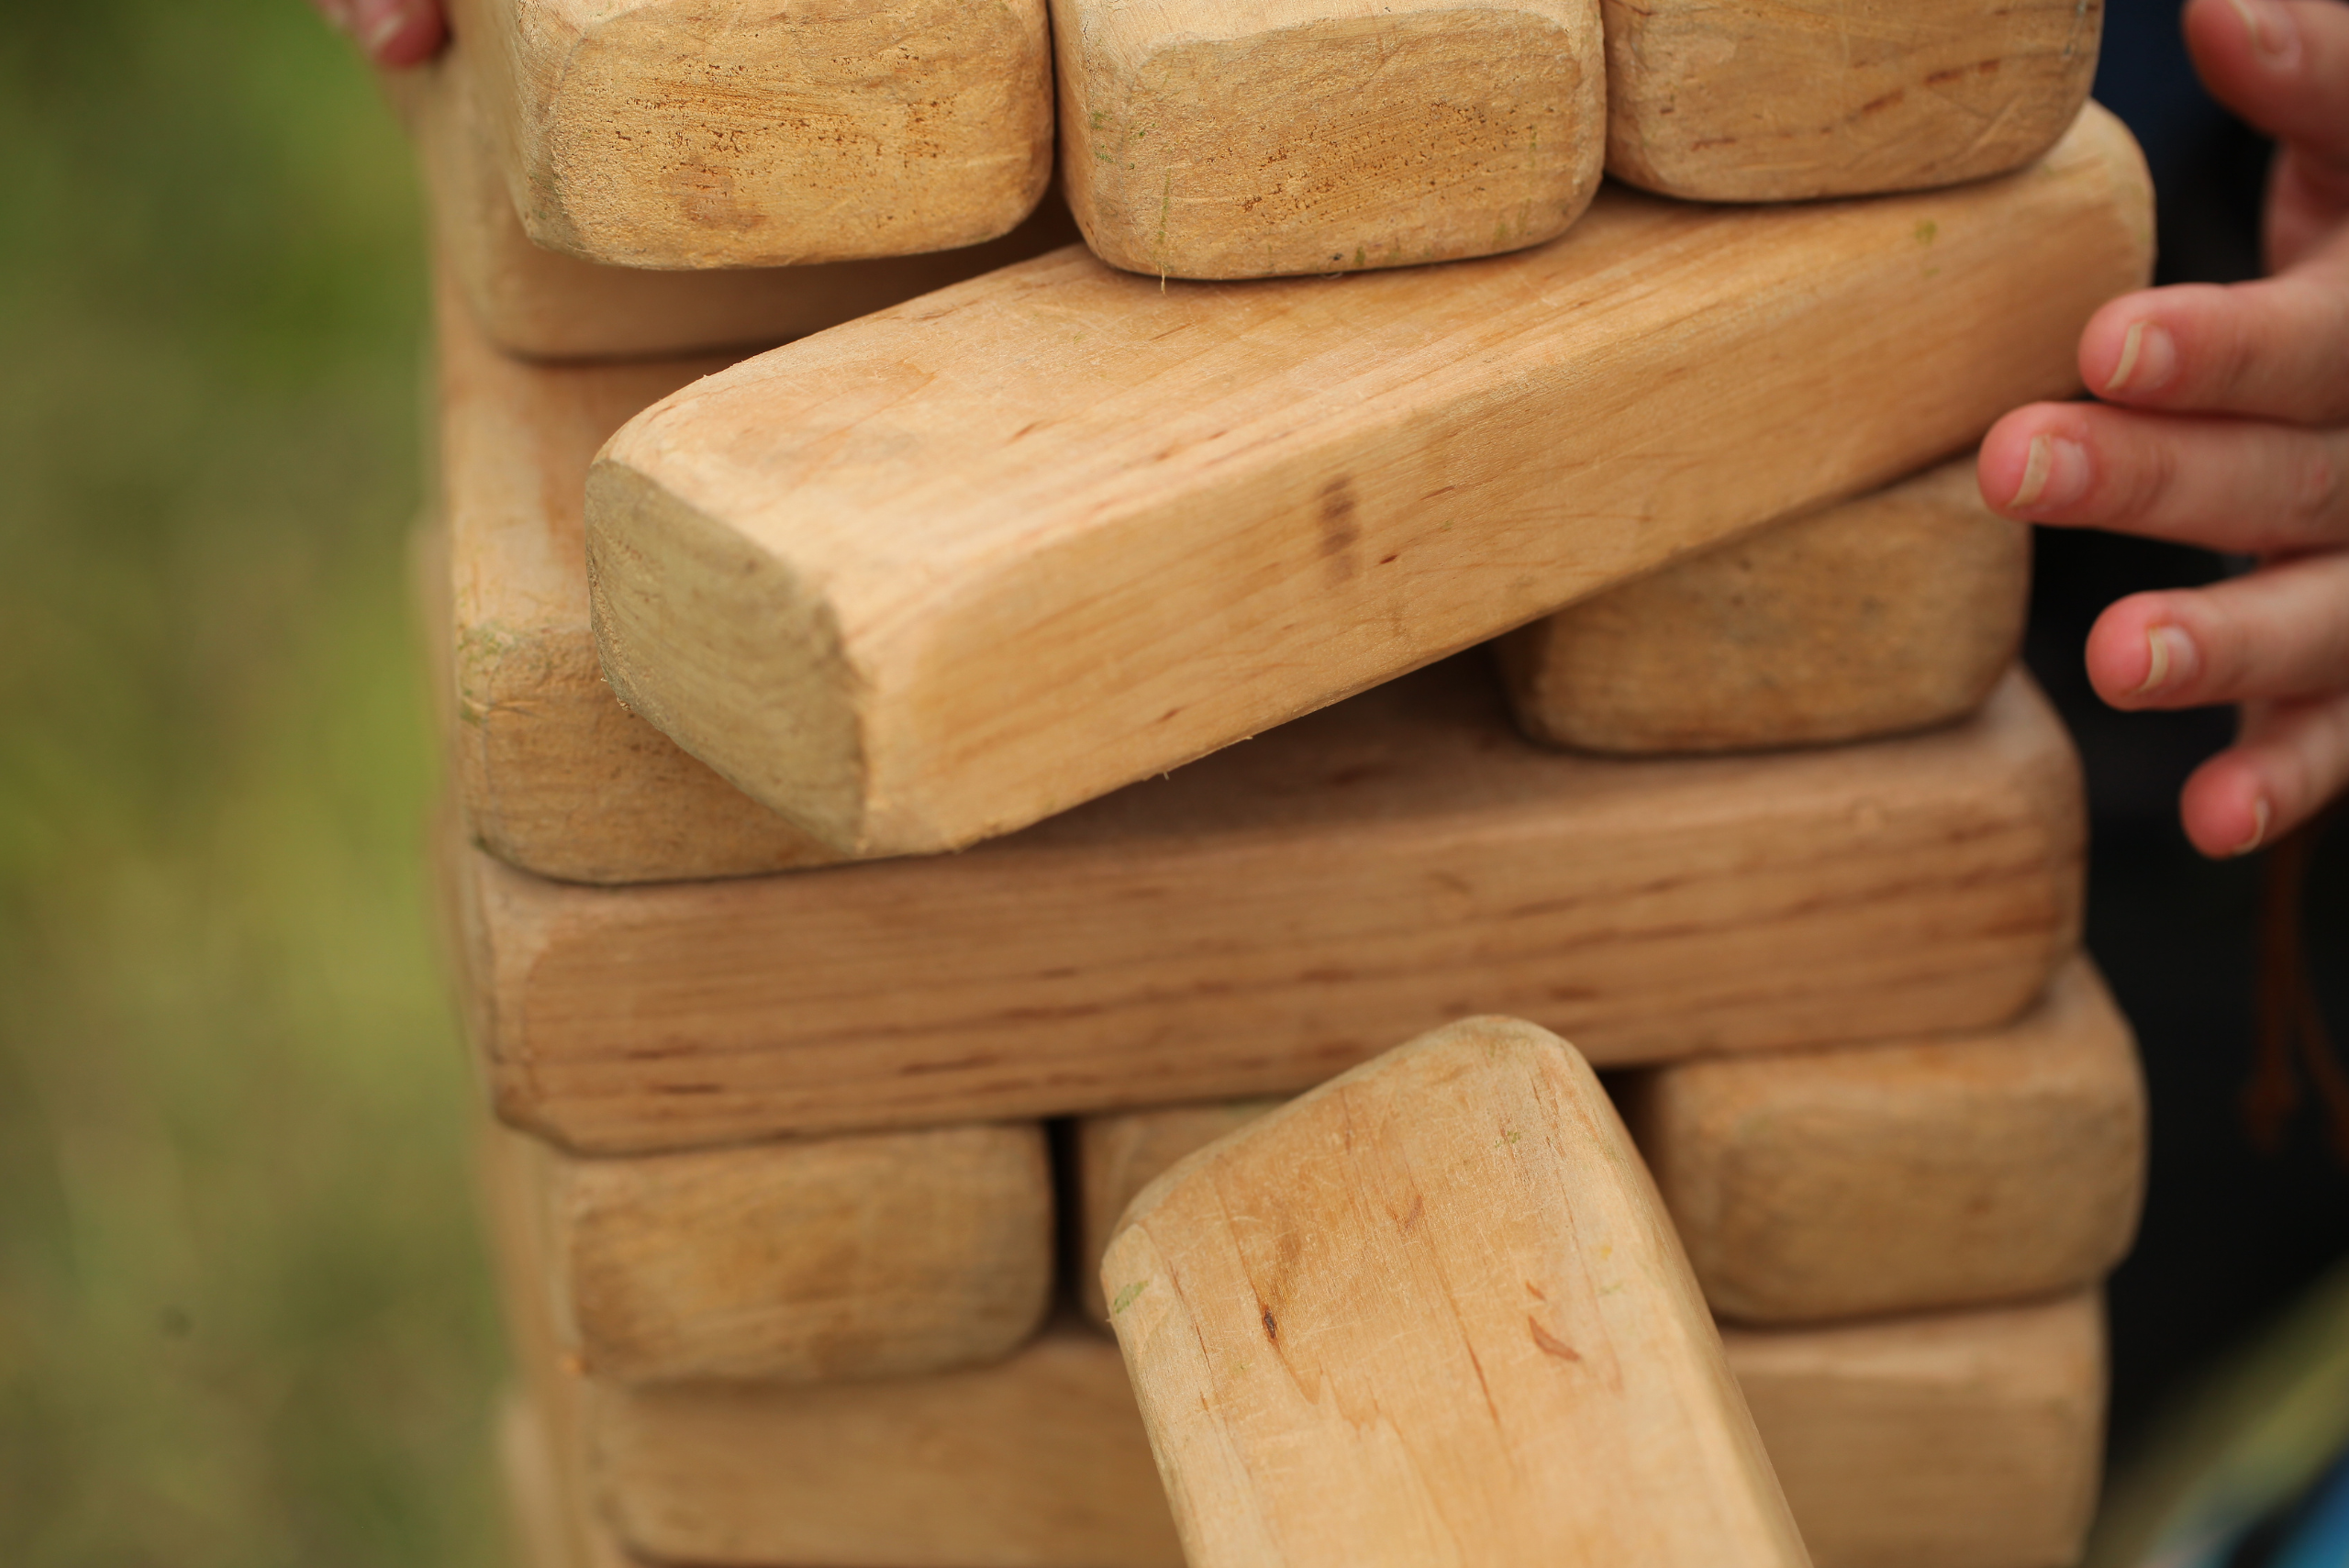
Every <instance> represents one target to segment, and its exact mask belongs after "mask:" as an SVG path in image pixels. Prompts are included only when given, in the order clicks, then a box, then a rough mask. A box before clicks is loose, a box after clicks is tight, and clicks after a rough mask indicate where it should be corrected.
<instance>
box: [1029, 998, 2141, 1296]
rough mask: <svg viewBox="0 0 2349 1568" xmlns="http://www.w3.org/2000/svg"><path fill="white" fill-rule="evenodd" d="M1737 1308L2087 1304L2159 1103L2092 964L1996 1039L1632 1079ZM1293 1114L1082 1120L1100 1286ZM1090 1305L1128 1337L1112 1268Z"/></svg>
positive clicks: (1633, 1098)
mask: <svg viewBox="0 0 2349 1568" xmlns="http://www.w3.org/2000/svg"><path fill="white" fill-rule="evenodd" d="M1613 1088H1614V1090H1615V1093H1616V1095H1617V1103H1618V1104H1619V1105H1620V1106H1621V1108H1622V1112H1623V1117H1624V1120H1625V1122H1626V1123H1627V1124H1628V1125H1629V1127H1630V1128H1631V1135H1632V1139H1633V1141H1635V1142H1636V1143H1637V1144H1638V1145H1639V1148H1640V1152H1641V1153H1642V1155H1643V1156H1644V1157H1645V1158H1646V1160H1647V1162H1648V1167H1649V1169H1650V1170H1651V1171H1652V1172H1653V1173H1654V1176H1655V1180H1656V1185H1657V1187H1658V1188H1659V1190H1661V1191H1662V1193H1663V1195H1664V1204H1665V1207H1667V1208H1669V1209H1670V1210H1671V1213H1672V1218H1673V1222H1674V1225H1675V1228H1676V1229H1678V1231H1679V1234H1680V1240H1681V1244H1682V1245H1683V1246H1684V1247H1685V1248H1687V1253H1688V1259H1689V1262H1690V1263H1691V1265H1692V1266H1693V1267H1694V1268H1695V1270H1696V1273H1697V1278H1698V1283H1699V1284H1701V1285H1702V1286H1703V1287H1704V1291H1705V1299H1706V1302H1707V1304H1708V1305H1709V1307H1711V1308H1712V1310H1713V1313H1714V1315H1715V1316H1716V1317H1718V1318H1724V1319H1731V1320H1743V1321H1746V1322H1753V1323H1763V1324H1783V1323H1800V1322H1807V1321H1825V1320H1831V1319H1837V1318H1863V1317H1874V1316H1882V1315H1887V1314H1895V1313H1910V1312H1933V1311H1948V1310H1953V1309H1957V1308H1962V1307H1971V1306H1980V1305H1984V1304H1987V1303H1995V1302H2000V1301H2013V1300H2020V1299H2025V1298H2029V1297H2034V1296H2054V1295H2059V1294H2063V1293H2065V1292H2069V1291H2075V1290H2077V1289H2080V1288H2082V1287H2084V1286H2087V1285H2090V1284H2095V1283H2097V1282H2098V1281H2099V1280H2101V1279H2103V1278H2104V1276H2105V1275H2106V1274H2107V1273H2110V1271H2111V1269H2112V1268H2113V1266H2114V1265H2115V1264H2117V1263H2118V1262H2120V1261H2121V1256H2122V1254H2123V1253H2125V1252H2126V1251H2128V1248H2129V1243H2130V1240H2131V1239H2132V1237H2133V1236H2134V1235H2135V1232H2136V1228H2137V1214H2138V1210H2139V1207H2141V1205H2142V1202H2143V1193H2144V1179H2145V1169H2144V1162H2145V1091H2144V1083H2143V1076H2142V1074H2141V1073H2140V1072H2139V1070H2138V1067H2137V1061H2136V1052H2135V1047H2134V1043H2133V1041H2132V1037H2131V1034H2130V1030H2129V1025H2128V1020H2126V1019H2125V1018H2122V1017H2121V1014H2120V1010H2119V1009H2118V1008H2117V1007H2116V1006H2114V1005H2113V1003H2112V999H2111V997H2110V995H2108V994H2107V993H2106V991H2105V990H2104V987H2103V984H2102V983H2101V982H2100V981H2099V980H2098V978H2097V976H2096V973H2095V971H2094V969H2093V967H2092V966H2091V965H2090V964H2089V963H2088V962H2087V960H2086V959H2078V960H2075V961H2074V962H2072V963H2071V964H2070V965H2069V966H2067V967H2066V968H2065V971H2064V973H2062V974H2061V975H2059V976H2058V977H2057V979H2056V981H2055V984H2054V986H2053V987H2051V989H2050V991H2049V994H2048V995H2047V997H2046V999H2045V1000H2044V1001H2043V1002H2042V1003H2041V1005H2040V1006H2037V1007H2034V1008H2033V1009H2032V1011H2031V1012H2029V1013H2027V1014H2025V1015H2024V1016H2023V1017H2022V1018H2019V1019H2017V1020H2016V1021H2015V1022H2013V1023H2011V1024H2009V1025H2007V1026H2006V1027H2004V1028H2002V1029H1994V1030H1989V1031H1986V1032H1983V1033H1978V1034H1959V1035H1954V1036H1948V1037H1943V1038H1938V1039H1932V1040H1919V1041H1898V1042H1892V1043H1871V1044H1865V1045H1857V1046H1850V1047H1844V1048H1841V1049H1838V1050H1834V1051H1805V1052H1799V1053H1789V1054H1783V1055H1781V1054H1775V1053H1773V1054H1768V1055H1760V1056H1752V1057H1746V1058H1741V1059H1738V1060H1735V1061H1706V1062H1684V1063H1680V1064H1678V1065H1675V1066H1670V1067H1661V1068H1653V1069H1647V1070H1642V1071H1639V1072H1635V1073H1625V1074H1623V1075H1621V1077H1620V1078H1619V1079H1618V1081H1617V1082H1616V1084H1614V1085H1613ZM1279 1104H1280V1102H1279V1101H1277V1100H1272V1099H1252V1100H1234V1101H1226V1102H1222V1103H1219V1104H1214V1105H1205V1106H1166V1107H1163V1108H1155V1109H1149V1110H1139V1111H1119V1112H1111V1113H1108V1114H1105V1115H1102V1116H1096V1117H1086V1118H1083V1119H1082V1120H1080V1121H1079V1123H1078V1124H1077V1128H1076V1132H1075V1140H1074V1176H1075V1187H1076V1204H1077V1211H1078V1216H1079V1251H1078V1254H1077V1255H1078V1257H1079V1259H1080V1260H1081V1262H1080V1268H1079V1273H1081V1274H1087V1275H1097V1269H1096V1268H1095V1266H1094V1265H1095V1264H1097V1262H1098V1260H1099V1259H1100V1257H1101V1254H1102V1251H1103V1250H1104V1249H1105V1248H1106V1247H1107V1246H1108V1238H1109V1234H1110V1232H1111V1231H1112V1230H1113V1229H1114V1228H1115V1227H1116V1224H1117V1221H1118V1218H1119V1215H1121V1214H1123V1213H1124V1212H1125V1209H1126V1206H1127V1205H1128V1204H1130V1203H1131V1202H1132V1201H1133V1198H1134V1196H1135V1195H1136V1194H1138V1193H1140V1192H1141V1189H1142V1188H1143V1187H1145V1186H1147V1185H1148V1184H1150V1183H1151V1182H1152V1180H1154V1179H1155V1178H1156V1177H1157V1176H1158V1175H1159V1174H1160V1173H1163V1172H1164V1171H1165V1170H1167V1169H1168V1168H1169V1167H1170V1166H1172V1165H1173V1164H1175V1162H1177V1161H1179V1160H1181V1159H1182V1158H1184V1157H1185V1156H1186V1155H1188V1154H1190V1153H1191V1152H1192V1151H1195V1150H1197V1149H1201V1148H1204V1147H1205V1146H1206V1145H1208V1143H1211V1142H1213V1141H1214V1140H1216V1139H1218V1138H1220V1137H1222V1136H1224V1135H1225V1134H1226V1133H1228V1132H1230V1131H1232V1130H1233V1129H1236V1128H1239V1127H1241V1126H1244V1125H1245V1124H1246V1123H1248V1122H1250V1121H1252V1120H1254V1119H1255V1118H1258V1117H1261V1116H1263V1115H1264V1114H1265V1113H1266V1112H1268V1111H1270V1110H1272V1109H1273V1108H1275V1106H1278V1105H1279ZM1081 1301H1082V1304H1083V1306H1084V1307H1085V1311H1086V1312H1087V1314H1088V1315H1089V1316H1090V1317H1091V1318H1093V1319H1094V1320H1095V1321H1096V1322H1099V1323H1104V1324H1106V1323H1107V1322H1108V1305H1107V1303H1106V1301H1105V1300H1104V1299H1103V1297H1102V1296H1101V1293H1100V1288H1099V1282H1098V1279H1097V1277H1096V1278H1095V1279H1094V1280H1093V1284H1092V1288H1091V1289H1090V1290H1089V1291H1085V1292H1083V1294H1082V1296H1081Z"/></svg>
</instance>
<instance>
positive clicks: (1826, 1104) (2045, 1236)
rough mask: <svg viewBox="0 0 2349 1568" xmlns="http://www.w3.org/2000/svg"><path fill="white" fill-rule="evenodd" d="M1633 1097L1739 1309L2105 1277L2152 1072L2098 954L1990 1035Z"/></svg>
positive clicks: (1855, 1305) (1879, 1307) (1884, 1309)
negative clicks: (2145, 1070)
mask: <svg viewBox="0 0 2349 1568" xmlns="http://www.w3.org/2000/svg"><path fill="white" fill-rule="evenodd" d="M1623 1093H1624V1105H1623V1108H1624V1116H1625V1118H1626V1119H1627V1120H1628V1121H1629V1122H1630V1123H1631V1129H1632V1131H1633V1132H1634V1133H1635V1134H1636V1135H1637V1136H1638V1139H1639V1144H1640V1149H1641V1151H1642V1153H1644V1154H1645V1155H1646V1156H1647V1160H1648V1164H1649V1166H1650V1167H1651V1169H1653V1171H1654V1173H1655V1177H1656V1184H1657V1185H1658V1186H1659V1187H1661V1188H1662V1189H1663V1192H1664V1201H1665V1203H1666V1204H1667V1205H1668V1206H1670V1207H1671V1209H1672V1214H1673V1218H1674V1219H1675V1221H1677V1222H1678V1224H1679V1227H1680V1235H1681V1240H1683V1241H1684V1242H1686V1243H1687V1248H1688V1256H1689V1261H1690V1262H1692V1263H1693V1264H1694V1265H1695V1266H1696V1270H1697V1277H1698V1279H1700V1280H1702V1281H1703V1282H1704V1285H1705V1296H1706V1299H1707V1300H1709V1301H1710V1302H1711V1303H1712V1306H1713V1310H1714V1311H1715V1312H1716V1313H1719V1314H1720V1316H1722V1317H1723V1318H1738V1319H1742V1320H1745V1321H1749V1322H1761V1323H1779V1322H1800V1321H1805V1320H1815V1319H1820V1318H1859V1317H1868V1316H1875V1315H1879V1314H1884V1313H1892V1312H1913V1311H1919V1310H1924V1309H1931V1308H1937V1307H1967V1306H1974V1305H1978V1304H1982V1303H1987V1302H1995V1301H2000V1300H2015V1299H2019V1298H2023V1297H2029V1296H2050V1295H2054V1294H2058V1293H2061V1292H2064V1291H2068V1290H2076V1289H2078V1288H2079V1287H2081V1286H2084V1285H2088V1284H2094V1283H2096V1282H2097V1281H2099V1280H2100V1279H2102V1278H2103V1277H2104V1276H2105V1274H2106V1273H2109V1272H2110V1270H2111V1268H2112V1267H2113V1265H2114V1264H2116V1263H2118V1262H2120V1261H2121V1256H2122V1254H2123V1253H2125V1252H2126V1251H2128V1250H2129V1243H2130V1240H2131V1239H2132V1237H2133V1236H2134V1235H2135V1234H2136V1229H2137V1214H2138V1209H2139V1207H2140V1206H2141V1205H2142V1203H2143V1195H2144V1182H2145V1087H2144V1082H2143V1076H2142V1074H2141V1073H2139V1071H2138V1066H2137V1056H2136V1049H2135V1042H2134V1040H2133V1039H2132V1036H2131V1034H2130V1030H2129V1024H2128V1020H2127V1019H2125V1018H2122V1017H2121V1012H2120V1009H2119V1008H2118V1007H2116V1006H2114V1005H2113V1002H2112V998H2111V997H2110V995H2108V994H2107V993H2106V991H2105V989H2104V986H2103V984H2101V982H2099V980H2098V979H2097V976H2096V973H2095V972H2094V970H2093V969H2092V968H2091V967H2090V966H2089V964H2088V963H2087V961H2086V960H2085V959H2081V960H2078V961H2076V962H2074V963H2073V964H2072V965H2071V966H2070V967H2069V968H2067V969H2066V970H2065V973H2063V975H2062V976H2060V977H2059V978H2058V979H2057V981H2056V983H2055V984H2054V987H2053V988H2052V989H2051V991H2050V993H2049V995H2048V997H2047V999H2046V1001H2045V1002H2044V1003H2043V1004H2042V1005H2041V1006H2039V1007H2038V1008H2036V1009H2034V1010H2033V1011H2032V1013H2030V1014H2028V1015H2027V1016H2025V1017H2024V1018H2021V1019H2020V1020H2018V1021H2017V1022H2016V1023H2014V1024H2012V1025H2009V1026H2008V1027H2007V1028H2005V1029H1998V1030H1996V1031H1993V1032H1988V1033H1984V1034H1976V1035H1961V1036H1955V1037H1951V1038H1946V1039H1943V1040H1929V1041H1921V1042H1918V1043H1914V1044H1903V1045H1878V1046H1868V1047H1864V1048H1855V1049H1851V1050H1843V1051H1818V1052H1808V1053H1804V1054H1801V1055H1791V1056H1773V1057H1767V1058H1754V1059H1752V1060H1749V1061H1743V1062H1687V1063H1684V1064H1682V1065H1679V1066H1675V1067H1668V1068H1663V1069H1660V1070H1657V1071H1655V1072H1653V1073H1644V1074H1642V1075H1640V1077H1639V1079H1637V1080H1635V1081H1634V1082H1632V1083H1630V1084H1626V1085H1624V1091H1623Z"/></svg>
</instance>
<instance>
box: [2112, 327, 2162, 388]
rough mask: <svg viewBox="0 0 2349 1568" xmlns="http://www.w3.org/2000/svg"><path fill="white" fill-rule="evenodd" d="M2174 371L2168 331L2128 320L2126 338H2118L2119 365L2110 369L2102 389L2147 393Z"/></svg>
mask: <svg viewBox="0 0 2349 1568" xmlns="http://www.w3.org/2000/svg"><path fill="white" fill-rule="evenodd" d="M2176 368H2177V344H2176V342H2175V341H2173V340H2172V339H2171V338H2170V335H2169V332H2168V329H2167V328H2162V327H2158V326H2155V325H2154V323H2153V322H2150V321H2132V322H2131V323H2129V333H2128V336H2126V337H2124V338H2122V339H2121V362H2120V363H2119V364H2117V365H2115V366H2113V367H2112V378H2111V379H2110V381H2107V382H2106V383H2105V384H2104V390H2105V391H2107V392H2123V391H2127V392H2150V391H2152V390H2153V389H2154V387H2157V386H2159V385H2161V384H2162V383H2164V382H2165V381H2167V380H2168V379H2169V374H2170V372H2172V371H2174V370H2176Z"/></svg>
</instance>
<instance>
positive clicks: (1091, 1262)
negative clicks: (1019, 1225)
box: [1072, 1096, 1283, 1329]
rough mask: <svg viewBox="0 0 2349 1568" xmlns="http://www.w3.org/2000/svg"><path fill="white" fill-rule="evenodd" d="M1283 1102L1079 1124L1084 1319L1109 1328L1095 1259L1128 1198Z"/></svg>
mask: <svg viewBox="0 0 2349 1568" xmlns="http://www.w3.org/2000/svg"><path fill="white" fill-rule="evenodd" d="M1282 1104H1283V1102H1282V1101H1281V1100H1279V1099H1277V1098H1274V1097H1270V1096H1267V1097H1264V1098H1261V1099H1253V1100H1223V1101H1219V1102H1217V1103H1215V1104H1212V1105H1204V1106H1153V1107H1152V1108H1151V1109H1148V1110H1139V1111H1110V1112H1107V1113H1105V1114H1103V1115H1100V1116H1088V1117H1080V1118H1077V1122H1076V1125H1075V1129H1074V1137H1075V1141H1074V1148H1073V1150H1072V1153H1073V1156H1074V1175H1075V1199H1076V1225H1077V1232H1076V1260H1077V1262H1076V1298H1077V1305H1078V1306H1080V1307H1083V1308H1084V1309H1085V1316H1086V1317H1088V1318H1092V1319H1093V1321H1095V1322H1096V1323H1098V1324H1100V1325H1101V1326H1102V1327H1103V1328H1105V1329H1106V1328H1108V1326H1109V1302H1108V1297H1106V1296H1103V1295H1102V1294H1101V1254H1102V1253H1103V1252H1105V1251H1108V1247H1109V1235H1110V1232H1112V1231H1114V1230H1115V1229H1117V1227H1118V1218H1119V1216H1120V1215H1122V1214H1124V1213H1125V1212H1126V1205H1128V1204H1130V1203H1131V1202H1132V1201H1133V1199H1134V1195H1135V1194H1136V1193H1138V1192H1140V1191H1141V1190H1142V1188H1144V1187H1146V1186H1148V1185H1150V1184H1151V1183H1152V1182H1153V1181H1155V1180H1157V1179H1158V1177H1159V1175H1160V1174H1161V1173H1163V1172H1164V1171H1165V1170H1166V1169H1167V1168H1168V1167H1169V1166H1171V1165H1173V1164H1174V1163H1175V1162H1176V1161H1178V1160H1180V1159H1182V1158H1183V1156H1185V1155H1186V1154H1188V1153H1190V1152H1191V1151H1193V1150H1197V1149H1204V1148H1206V1147H1207V1146H1208V1144H1210V1143H1213V1142H1214V1141H1215V1140H1217V1139H1219V1138H1221V1137H1222V1136H1223V1135H1224V1134H1225V1133H1227V1132H1231V1131H1233V1130H1235V1129H1239V1128H1241V1127H1245V1126H1246V1125H1247V1124H1248V1123H1250V1122H1252V1121H1253V1120H1255V1119H1256V1118H1258V1117H1260V1116H1263V1115H1264V1113H1266V1112H1267V1111H1271V1110H1276V1109H1278V1108H1279V1107H1280V1106H1281V1105H1282Z"/></svg>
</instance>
